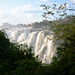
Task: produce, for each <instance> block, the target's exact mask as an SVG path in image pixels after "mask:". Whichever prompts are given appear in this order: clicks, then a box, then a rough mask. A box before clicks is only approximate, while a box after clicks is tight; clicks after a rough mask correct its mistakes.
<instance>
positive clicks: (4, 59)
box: [0, 31, 47, 75]
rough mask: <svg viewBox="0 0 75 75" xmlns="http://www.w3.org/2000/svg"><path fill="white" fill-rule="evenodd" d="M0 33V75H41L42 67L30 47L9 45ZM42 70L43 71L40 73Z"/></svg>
mask: <svg viewBox="0 0 75 75" xmlns="http://www.w3.org/2000/svg"><path fill="white" fill-rule="evenodd" d="M6 37H7V35H6V34H5V33H4V32H3V31H0V75H43V74H46V73H47V72H46V71H45V68H44V66H43V65H42V64H41V62H40V61H38V58H37V57H34V54H33V53H32V47H28V46H27V45H19V44H17V43H11V42H10V41H9V39H8V38H6ZM42 70H43V71H42Z"/></svg>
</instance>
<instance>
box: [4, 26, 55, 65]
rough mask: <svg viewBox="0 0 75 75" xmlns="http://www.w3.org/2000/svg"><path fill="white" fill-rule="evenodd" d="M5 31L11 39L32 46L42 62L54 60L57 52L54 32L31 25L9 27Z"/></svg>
mask: <svg viewBox="0 0 75 75" xmlns="http://www.w3.org/2000/svg"><path fill="white" fill-rule="evenodd" d="M5 31H6V33H7V35H8V37H9V39H10V40H11V41H13V42H18V43H20V44H24V43H25V44H28V45H29V46H32V47H33V52H34V54H35V55H38V57H39V60H41V61H42V63H46V64H48V63H50V62H51V61H52V57H53V56H54V55H55V53H56V46H55V45H54V42H53V35H52V32H50V31H47V30H43V29H39V28H37V29H36V28H30V27H27V28H24V27H22V28H21V27H20V28H18V27H17V28H9V29H6V30H5ZM50 39H52V40H50Z"/></svg>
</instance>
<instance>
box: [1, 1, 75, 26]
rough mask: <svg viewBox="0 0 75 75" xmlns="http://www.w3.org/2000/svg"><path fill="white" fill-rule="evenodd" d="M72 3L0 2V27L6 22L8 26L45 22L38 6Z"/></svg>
mask: <svg viewBox="0 0 75 75" xmlns="http://www.w3.org/2000/svg"><path fill="white" fill-rule="evenodd" d="M53 2H56V3H57V4H62V3H68V5H69V4H70V2H72V3H74V2H75V0H0V25H1V24H2V23H5V22H8V23H10V24H14V25H15V24H30V23H33V22H40V21H42V20H45V18H43V17H42V14H43V10H42V7H40V5H42V4H46V5H51V4H53Z"/></svg>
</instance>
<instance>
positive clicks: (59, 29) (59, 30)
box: [42, 3, 75, 75]
mask: <svg viewBox="0 0 75 75" xmlns="http://www.w3.org/2000/svg"><path fill="white" fill-rule="evenodd" d="M63 5H64V6H63ZM56 6H57V5H56V4H53V7H51V6H46V5H42V7H43V9H44V10H46V12H45V13H44V15H43V17H45V18H49V17H50V15H53V16H54V17H55V14H56V13H58V15H59V16H60V17H61V19H60V18H59V19H58V18H57V17H55V18H56V19H57V20H55V21H53V22H52V21H51V22H50V23H51V25H52V26H51V25H50V30H51V31H53V34H54V39H55V42H56V44H58V43H59V47H57V56H55V57H53V59H52V63H51V64H49V65H48V67H49V68H50V70H49V71H50V72H52V75H75V72H74V70H75V15H70V16H67V12H66V11H67V10H69V11H71V10H72V11H74V10H75V9H68V8H66V3H65V4H61V5H60V6H59V7H56ZM50 9H53V10H55V12H54V11H53V10H50ZM64 12H66V13H65V14H64ZM63 14H64V15H63ZM65 15H66V16H65ZM64 16H65V18H62V17H64Z"/></svg>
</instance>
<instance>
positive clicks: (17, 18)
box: [0, 4, 42, 24]
mask: <svg viewBox="0 0 75 75" xmlns="http://www.w3.org/2000/svg"><path fill="white" fill-rule="evenodd" d="M41 11H42V9H41V7H34V6H32V4H28V5H25V6H20V7H17V8H15V9H12V10H11V11H0V24H2V23H4V22H8V23H10V24H18V23H24V24H28V23H32V22H36V21H37V22H38V21H40V20H42V16H41V15H42V14H40V13H41ZM39 17H40V18H39Z"/></svg>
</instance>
